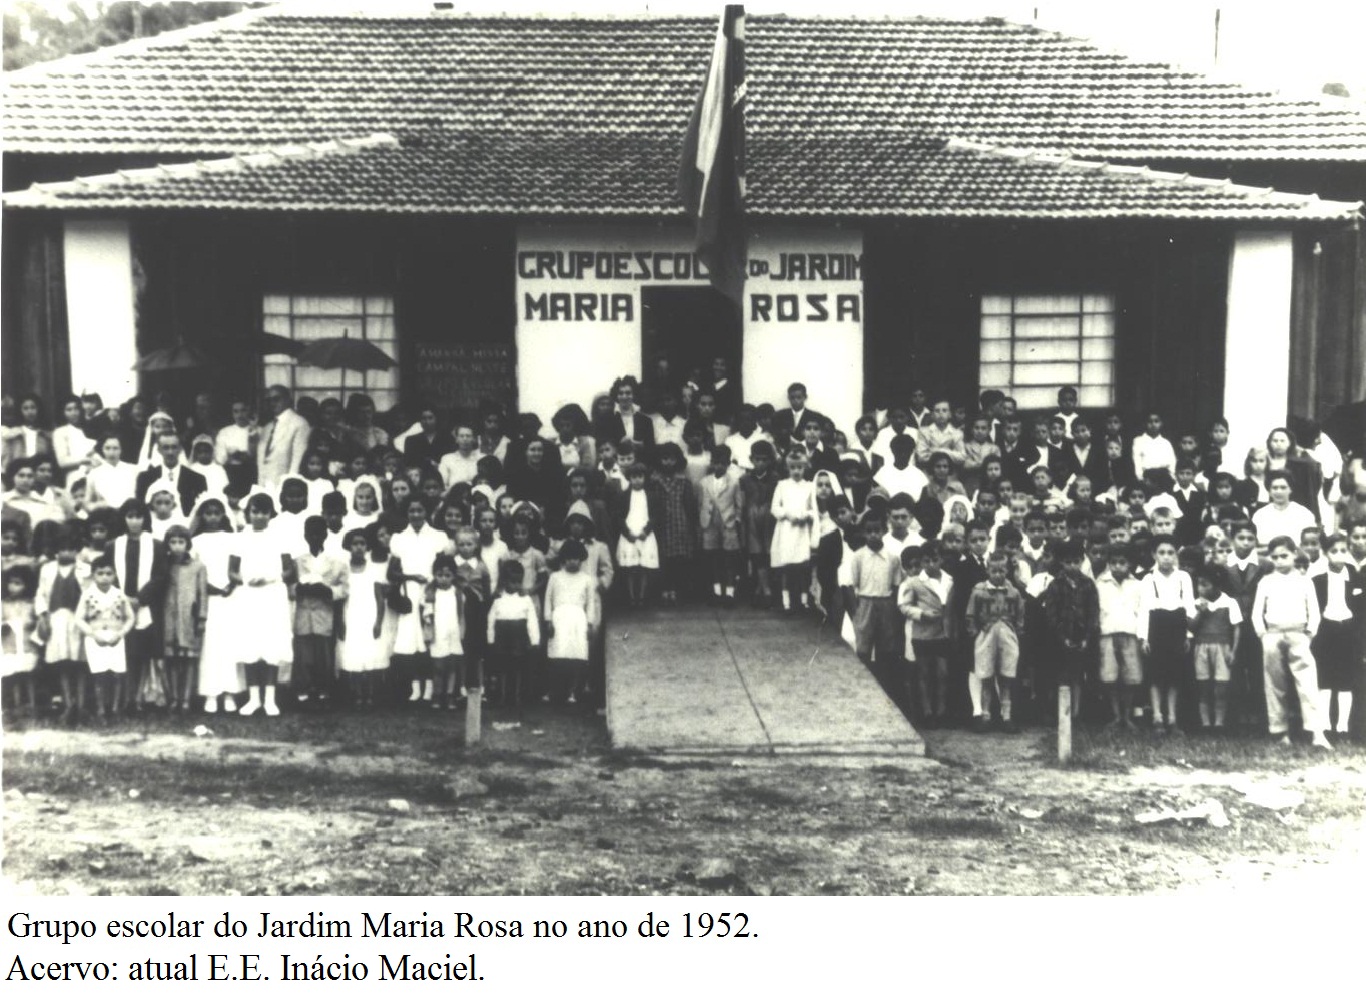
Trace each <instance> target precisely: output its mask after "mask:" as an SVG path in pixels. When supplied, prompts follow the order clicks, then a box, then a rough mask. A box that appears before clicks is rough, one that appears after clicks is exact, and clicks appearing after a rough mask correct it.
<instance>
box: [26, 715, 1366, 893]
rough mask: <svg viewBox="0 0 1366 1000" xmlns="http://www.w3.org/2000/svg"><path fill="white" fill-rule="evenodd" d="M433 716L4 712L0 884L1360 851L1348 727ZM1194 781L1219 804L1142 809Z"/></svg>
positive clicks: (473, 879) (668, 888) (1122, 872)
mask: <svg viewBox="0 0 1366 1000" xmlns="http://www.w3.org/2000/svg"><path fill="white" fill-rule="evenodd" d="M456 714H457V713H451V714H449V715H448V714H446V713H438V712H435V711H416V710H414V711H406V712H405V711H397V710H396V711H390V712H381V713H371V714H358V713H346V712H341V713H337V714H331V715H321V714H295V715H286V716H282V717H280V718H277V719H271V720H266V719H240V718H236V717H222V716H218V717H209V716H200V717H192V718H154V719H148V720H137V721H128V722H123V723H121V724H117V725H115V726H113V727H111V728H109V729H105V730H98V731H95V730H77V731H70V730H61V729H55V728H49V727H45V726H40V725H26V724H19V723H16V724H14V725H11V726H9V727H7V731H6V732H5V734H4V775H3V780H4V820H5V824H4V852H5V856H4V873H3V886H4V889H5V891H6V892H9V893H15V894H21V895H32V894H43V895H62V894H71V895H77V894H115V895H122V894H195V895H233V894H263V895H284V894H329V895H330V894H338V895H349V894H357V895H375V894H407V893H421V894H498V895H516V894H548V895H573V894H598V893H605V894H613V895H617V894H626V895H630V894H675V893H684V894H694V893H707V894H712V893H736V894H761V895H767V894H801V895H812V894H839V895H847V894H864V893H871V894H910V893H922V894H999V893H1007V894H1059V893H1068V894H1076V893H1082V894H1135V893H1171V892H1186V891H1193V890H1210V889H1218V888H1235V887H1237V888H1242V887H1246V886H1248V885H1249V884H1263V883H1266V882H1268V881H1271V882H1284V881H1286V880H1291V879H1310V878H1313V877H1314V876H1315V875H1316V874H1318V875H1322V874H1324V873H1326V872H1328V871H1332V872H1333V873H1334V874H1335V875H1337V874H1342V873H1345V872H1346V871H1347V870H1348V869H1349V868H1350V869H1351V870H1352V871H1354V872H1356V871H1359V870H1360V866H1361V864H1362V856H1361V854H1360V853H1359V852H1360V849H1361V845H1362V844H1363V843H1366V837H1363V832H1366V750H1363V749H1362V748H1357V747H1353V746H1351V745H1350V744H1349V745H1346V746H1344V747H1343V748H1342V749H1340V751H1339V752H1338V753H1337V754H1335V755H1332V756H1328V755H1322V754H1319V753H1317V752H1311V751H1310V750H1308V749H1307V748H1299V747H1296V748H1290V749H1286V748H1281V747H1277V746H1272V745H1269V744H1267V743H1266V741H1265V740H1259V739H1254V738H1231V737H1230V738H1218V739H1216V738H1207V737H1173V738H1166V739H1157V738H1154V737H1151V736H1148V735H1147V734H1137V735H1128V734H1111V733H1108V732H1090V731H1084V732H1082V733H1080V734H1079V735H1078V740H1077V749H1078V753H1077V759H1076V761H1075V762H1074V763H1073V764H1072V765H1069V766H1067V767H1060V766H1058V765H1057V764H1056V763H1054V762H1053V761H1052V746H1051V740H1052V738H1053V736H1052V733H1051V732H1049V731H1047V730H1042V729H1038V730H1032V731H1027V732H1026V733H1024V734H1022V735H1017V736H1008V735H1003V734H993V735H988V736H977V735H972V734H969V733H965V732H959V731H936V732H930V733H927V734H926V740H927V743H928V747H929V757H928V759H926V760H925V761H920V762H916V761H912V762H910V763H909V764H907V763H904V762H892V761H886V762H871V763H870V762H859V763H854V762H848V761H831V760H827V759H804V760H796V759H784V758H776V759H775V758H739V759H737V758H729V757H718V758H707V759H698V758H694V759H687V760H680V759H663V758H652V757H644V756H639V755H626V754H621V753H616V752H613V751H612V750H611V749H610V748H609V747H608V746H607V742H606V736H605V732H604V730H603V726H602V720H601V719H599V718H597V717H596V716H592V715H576V714H568V713H566V712H565V711H564V710H563V709H551V708H549V707H543V706H537V707H536V708H534V709H529V710H527V711H525V712H524V713H523V714H522V715H521V716H514V715H513V714H512V713H509V712H501V713H500V712H497V711H494V712H491V713H490V716H491V718H490V720H489V722H488V723H486V729H485V732H486V736H487V739H486V741H485V745H484V746H482V747H481V748H479V749H477V750H474V751H466V750H465V749H464V748H463V747H462V746H461V745H460V724H459V722H458V721H456V719H455V715H456ZM514 723H516V725H515V727H514V726H513V724H514ZM198 724H203V725H205V726H207V727H209V729H210V730H211V734H208V735H202V736H196V735H193V732H192V730H193V728H194V726H196V725H198ZM1285 792H1289V793H1291V795H1290V797H1289V798H1285V796H1284V795H1282V794H1281V793H1285ZM1266 793H1275V794H1276V795H1281V797H1282V799H1283V801H1282V802H1279V803H1278V802H1274V801H1273V802H1271V803H1270V804H1269V805H1267V804H1256V800H1261V799H1266V798H1268V795H1267V794H1266ZM1211 799H1212V800H1215V801H1216V802H1217V803H1218V804H1219V806H1220V807H1222V813H1223V817H1219V816H1217V814H1214V813H1211V814H1210V815H1212V816H1214V818H1215V823H1216V824H1217V823H1221V822H1222V819H1223V818H1226V819H1227V825H1215V824H1212V823H1211V822H1210V821H1209V819H1208V818H1203V819H1202V818H1195V819H1186V820H1174V819H1167V820H1165V821H1159V822H1141V821H1140V817H1142V818H1144V819H1147V818H1150V817H1149V816H1147V815H1145V814H1152V813H1157V814H1159V815H1161V814H1162V812H1163V810H1169V811H1180V810H1182V809H1185V808H1187V807H1190V806H1194V805H1199V804H1202V803H1204V804H1206V805H1207V804H1208V800H1211ZM1287 803H1289V804H1287ZM1324 866H1331V868H1325V867H1324Z"/></svg>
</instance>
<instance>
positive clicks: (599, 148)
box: [5, 131, 1360, 222]
mask: <svg viewBox="0 0 1366 1000" xmlns="http://www.w3.org/2000/svg"><path fill="white" fill-rule="evenodd" d="M748 152H749V163H750V173H749V177H748V181H749V184H748V188H747V192H746V205H747V210H748V211H749V212H750V213H752V214H753V215H755V216H759V217H763V216H805V217H821V216H827V217H828V216H856V217H918V218H990V219H1030V218H1036V219H1037V218H1057V219H1221V220H1238V221H1277V222H1291V221H1298V220H1347V219H1352V218H1354V217H1355V215H1356V213H1357V211H1358V210H1359V209H1360V205H1359V204H1348V203H1343V202H1330V201H1321V200H1319V199H1318V198H1316V197H1314V196H1312V195H1291V194H1282V193H1280V192H1275V191H1270V190H1267V189H1262V188H1251V187H1245V186H1240V185H1233V184H1228V183H1224V182H1218V181H1211V180H1207V179H1199V178H1189V177H1184V176H1181V175H1178V174H1166V173H1158V172H1155V171H1150V170H1146V169H1143V168H1133V167H1115V166H1112V165H1109V164H1105V163H1100V162H1090V161H1079V160H1071V159H1068V158H1066V157H1062V156H1056V155H1042V154H1035V153H1027V152H1022V151H1014V150H1006V149H997V148H992V147H987V146H983V145H980V144H976V143H970V142H965V141H962V140H952V141H949V142H947V143H945V142H942V141H925V140H908V139H906V138H905V137H904V136H900V135H896V134H892V135H886V134H878V135H859V136H857V137H853V136H834V137H818V138H806V139H794V140H786V141H783V142H775V141H773V140H771V139H758V140H757V141H754V142H752V143H751V144H750V147H749V151H748ZM677 156H678V140H677V139H676V138H675V139H671V140H660V139H656V138H654V137H651V136H647V135H640V134H634V135H605V136H604V135H595V134H586V133H582V132H575V133H571V134H566V133H563V132H561V133H556V134H540V133H529V132H516V133H508V134H503V135H489V134H482V133H476V134H473V135H471V134H448V133H445V132H441V131H428V132H425V133H420V134H412V135H409V136H406V137H402V138H401V139H400V138H395V137H393V136H389V135H376V136H370V137H367V138H363V139H358V140H354V141H341V142H324V143H317V144H310V145H295V146H286V147H281V148H278V149H275V150H271V151H266V152H261V153H257V154H248V155H240V156H235V157H231V158H226V159H222V160H213V161H203V162H200V163H194V164H183V165H179V166H173V167H154V168H150V169H146V170H128V171H123V172H121V173H117V174H109V175H105V176H102V177H94V178H84V179H81V180H76V181H70V182H64V183H57V184H46V185H38V186H35V187H33V188H31V189H29V190H28V191H24V192H19V193H17V194H12V195H9V196H7V197H6V199H5V204H6V206H7V207H12V208H40V209H58V210H140V209H220V210H221V209H241V210H252V211H292V212H301V211H333V212H367V213H386V214H422V215H432V214H498V215H514V216H517V215H523V216H548V215H563V216H602V215H614V214H615V215H632V216H654V217H678V216H680V214H681V213H680V208H679V205H678V201H677V197H676V195H675V193H674V185H673V178H674V174H675V168H676V164H677Z"/></svg>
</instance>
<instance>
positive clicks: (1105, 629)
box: [1096, 545, 1143, 729]
mask: <svg viewBox="0 0 1366 1000" xmlns="http://www.w3.org/2000/svg"><path fill="white" fill-rule="evenodd" d="M1096 590H1097V592H1098V594H1099V599H1100V683H1101V686H1102V687H1104V688H1105V689H1106V691H1107V692H1108V693H1109V696H1110V709H1111V711H1112V712H1113V713H1114V718H1113V719H1112V720H1111V721H1110V723H1109V724H1110V725H1111V726H1123V727H1124V728H1125V729H1132V728H1134V723H1133V714H1134V703H1135V701H1136V700H1137V699H1136V697H1135V695H1136V694H1137V693H1138V692H1139V691H1140V689H1141V688H1142V687H1143V661H1142V660H1141V659H1140V658H1139V653H1138V635H1139V631H1140V629H1139V618H1140V616H1141V614H1142V609H1143V584H1142V583H1141V582H1140V581H1139V580H1138V579H1137V578H1136V577H1135V576H1134V575H1133V556H1132V555H1131V554H1130V552H1129V548H1128V546H1126V545H1111V546H1110V548H1109V552H1108V553H1107V555H1106V569H1105V572H1103V573H1101V574H1100V576H1098V577H1097V578H1096Z"/></svg>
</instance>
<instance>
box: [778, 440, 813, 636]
mask: <svg viewBox="0 0 1366 1000" xmlns="http://www.w3.org/2000/svg"><path fill="white" fill-rule="evenodd" d="M806 464H807V462H806V449H805V448H803V447H802V446H801V445H798V444H794V445H793V446H792V448H791V450H789V451H788V453H787V478H786V479H784V480H782V481H781V482H779V483H778V485H777V486H775V487H774V489H773V522H774V524H773V543H772V545H771V546H770V548H769V565H770V566H771V567H772V568H773V569H774V570H775V571H779V572H781V573H782V578H783V610H784V611H789V612H790V611H792V610H793V608H794V606H795V607H800V608H803V609H806V608H810V606H811V553H812V552H813V551H815V549H816V546H817V544H818V543H819V541H820V536H819V535H818V534H817V530H818V528H817V525H818V524H819V522H820V510H819V508H818V507H817V505H816V484H815V483H813V482H808V481H807V479H806Z"/></svg>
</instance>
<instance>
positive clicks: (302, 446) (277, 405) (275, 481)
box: [256, 385, 309, 488]
mask: <svg viewBox="0 0 1366 1000" xmlns="http://www.w3.org/2000/svg"><path fill="white" fill-rule="evenodd" d="M266 405H267V406H269V407H270V412H271V415H272V416H271V421H270V423H268V424H266V426H265V427H263V428H261V439H260V443H259V444H258V445H257V449H258V450H257V455H256V469H257V480H258V481H259V482H260V484H261V485H262V486H265V487H268V488H274V487H276V486H278V485H279V484H280V481H281V480H283V479H284V478H285V476H288V475H290V474H291V473H296V472H298V471H299V468H300V467H301V466H302V465H303V461H304V452H306V451H308V434H309V426H308V421H307V420H305V419H304V418H303V417H301V416H299V414H298V413H296V412H294V398H293V397H292V396H291V395H290V392H289V390H288V389H286V388H285V387H284V386H282V385H273V386H271V387H270V388H269V389H267V390H266Z"/></svg>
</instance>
